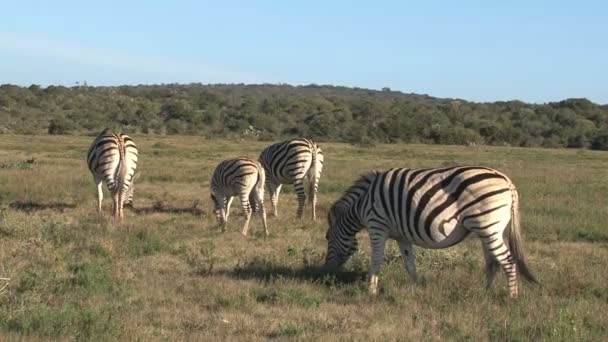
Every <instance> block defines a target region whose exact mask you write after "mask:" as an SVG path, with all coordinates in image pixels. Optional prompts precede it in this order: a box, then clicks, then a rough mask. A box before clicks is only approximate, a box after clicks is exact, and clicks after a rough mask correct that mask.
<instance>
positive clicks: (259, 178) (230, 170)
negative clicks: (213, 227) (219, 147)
mask: <svg viewBox="0 0 608 342" xmlns="http://www.w3.org/2000/svg"><path fill="white" fill-rule="evenodd" d="M237 195H238V196H239V197H240V199H241V206H242V207H243V212H244V213H245V225H244V226H243V231H242V234H243V236H247V230H248V229H249V219H250V218H251V211H252V207H251V205H250V204H253V212H256V211H260V212H261V215H262V223H263V224H264V231H265V232H266V235H268V226H267V225H266V210H265V209H264V168H263V167H262V165H260V163H259V162H257V161H255V160H251V159H249V158H243V157H241V158H235V159H228V160H224V161H223V162H221V163H219V165H218V166H217V167H216V168H215V171H214V172H213V176H212V178H211V199H212V200H213V203H214V205H215V210H214V212H215V218H216V219H217V221H218V223H219V224H220V225H221V227H222V231H224V228H225V227H226V223H227V222H228V215H229V214H230V204H232V199H233V198H234V196H237Z"/></svg>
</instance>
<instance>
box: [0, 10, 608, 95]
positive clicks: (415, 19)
mask: <svg viewBox="0 0 608 342" xmlns="http://www.w3.org/2000/svg"><path fill="white" fill-rule="evenodd" d="M95 3H96V4H93V2H92V1H27V0H20V1H13V0H4V1H3V2H2V6H1V10H0V83H12V84H19V85H30V84H40V85H43V86H46V85H49V84H63V85H68V86H70V85H74V84H75V83H76V82H81V83H82V82H83V81H87V83H88V84H90V85H119V84H151V83H174V82H178V83H189V82H202V83H218V82H221V83H289V84H294V85H295V84H309V83H316V84H333V85H345V86H358V87H364V88H373V89H380V88H382V87H390V88H391V89H393V90H400V91H404V92H413V93H420V94H429V95H432V96H437V97H452V98H463V99H467V100H472V101H497V100H512V99H519V100H523V101H528V102H539V103H542V102H549V101H557V100H561V99H564V98H569V97H586V98H589V99H590V100H592V101H594V102H598V103H603V104H605V103H608V43H607V42H608V2H605V1H584V0H582V1H569V2H560V1H544V0H542V1H491V0H486V1H467V0H463V1H415V2H414V1H380V0H378V1H329V0H327V1H152V0H151V1H126V0H125V1H97V2H95Z"/></svg>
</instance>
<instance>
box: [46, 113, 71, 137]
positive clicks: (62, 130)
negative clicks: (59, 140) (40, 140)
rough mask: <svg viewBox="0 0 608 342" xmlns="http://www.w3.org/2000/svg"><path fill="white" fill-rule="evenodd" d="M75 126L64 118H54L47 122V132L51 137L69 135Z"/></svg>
mask: <svg viewBox="0 0 608 342" xmlns="http://www.w3.org/2000/svg"><path fill="white" fill-rule="evenodd" d="M76 128H77V126H76V124H75V123H74V122H72V121H70V120H68V119H66V118H64V117H56V118H53V119H51V121H50V122H49V128H48V132H49V134H52V135H62V134H69V133H71V132H73V131H75V130H76Z"/></svg>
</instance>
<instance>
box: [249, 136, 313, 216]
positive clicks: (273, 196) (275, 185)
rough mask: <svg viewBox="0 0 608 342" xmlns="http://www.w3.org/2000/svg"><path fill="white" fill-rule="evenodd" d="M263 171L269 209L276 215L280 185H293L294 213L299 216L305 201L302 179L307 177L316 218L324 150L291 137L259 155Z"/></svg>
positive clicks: (306, 141) (310, 201)
mask: <svg viewBox="0 0 608 342" xmlns="http://www.w3.org/2000/svg"><path fill="white" fill-rule="evenodd" d="M259 160H260V162H261V163H262V165H263V166H264V170H265V171H266V187H267V188H268V192H269V194H270V202H271V204H272V212H273V215H274V216H278V211H277V205H278V201H279V193H280V192H281V187H282V186H283V184H293V185H294V188H295V190H296V194H297V196H298V209H297V212H296V216H297V218H298V219H301V218H302V214H303V212H304V205H305V202H306V192H305V190H304V178H308V181H309V188H308V196H309V197H308V199H309V203H310V204H311V206H312V219H313V220H315V219H316V212H315V210H316V205H317V191H318V189H319V179H320V178H321V172H322V171H323V162H324V159H323V152H322V151H321V148H320V147H319V146H318V145H317V144H316V143H315V142H314V141H312V140H309V139H293V140H288V141H283V142H280V143H276V144H272V145H270V146H268V147H266V148H265V149H264V150H263V151H262V153H261V154H260V159H259Z"/></svg>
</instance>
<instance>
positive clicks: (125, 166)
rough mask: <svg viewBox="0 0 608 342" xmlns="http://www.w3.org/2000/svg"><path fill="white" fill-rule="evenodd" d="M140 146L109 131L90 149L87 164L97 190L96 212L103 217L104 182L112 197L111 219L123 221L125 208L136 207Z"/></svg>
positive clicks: (100, 136)
mask: <svg viewBox="0 0 608 342" xmlns="http://www.w3.org/2000/svg"><path fill="white" fill-rule="evenodd" d="M137 160H138V153H137V146H135V143H134V142H133V140H132V139H131V138H130V137H129V136H128V135H126V134H123V133H112V131H111V130H110V129H109V128H106V129H104V130H103V132H101V133H100V134H99V136H97V138H96V139H95V141H93V143H92V144H91V147H90V148H89V153H88V155H87V164H88V165H89V170H91V173H92V174H93V178H94V179H95V185H96V186H97V211H98V213H99V215H101V201H102V200H103V191H102V188H101V187H102V183H103V182H104V181H105V182H106V185H107V186H108V190H109V191H110V194H111V195H112V203H113V204H112V215H113V217H114V218H115V219H119V220H120V219H122V218H123V217H124V214H123V206H125V205H129V204H130V205H132V204H133V183H134V181H135V179H136V178H137V176H136V175H135V169H136V168H137Z"/></svg>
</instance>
